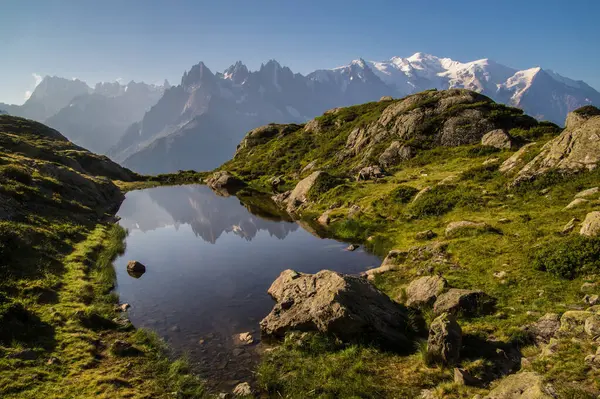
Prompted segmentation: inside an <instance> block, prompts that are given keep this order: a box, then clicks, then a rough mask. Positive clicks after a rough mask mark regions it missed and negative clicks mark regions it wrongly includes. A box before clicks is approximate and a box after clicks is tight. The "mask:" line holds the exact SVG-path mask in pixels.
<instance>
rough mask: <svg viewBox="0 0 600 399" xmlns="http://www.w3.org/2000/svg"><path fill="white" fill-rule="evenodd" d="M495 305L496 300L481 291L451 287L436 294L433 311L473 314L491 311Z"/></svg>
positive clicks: (438, 312)
mask: <svg viewBox="0 0 600 399" xmlns="http://www.w3.org/2000/svg"><path fill="white" fill-rule="evenodd" d="M495 305H496V300H495V299H494V298H492V297H491V296H489V295H488V294H486V293H485V292H483V291H475V290H464V289H457V288H451V289H450V290H448V292H446V293H443V294H441V295H440V296H438V298H437V300H436V301H435V303H434V304H433V312H434V313H435V314H438V315H439V314H442V313H444V312H448V313H452V314H462V315H465V316H475V315H482V314H488V313H490V312H492V311H493V309H494V307H495Z"/></svg>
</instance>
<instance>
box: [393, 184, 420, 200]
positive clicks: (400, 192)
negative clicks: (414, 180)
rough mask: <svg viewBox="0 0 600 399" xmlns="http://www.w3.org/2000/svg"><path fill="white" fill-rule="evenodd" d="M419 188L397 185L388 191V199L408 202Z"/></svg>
mask: <svg viewBox="0 0 600 399" xmlns="http://www.w3.org/2000/svg"><path fill="white" fill-rule="evenodd" d="M418 192H419V190H417V189H416V188H414V187H411V186H398V187H396V188H395V189H393V190H392V191H391V192H390V197H389V198H390V200H392V201H393V202H396V203H400V204H406V203H408V202H409V201H410V200H411V199H412V198H413V197H414V196H415V194H417V193H418Z"/></svg>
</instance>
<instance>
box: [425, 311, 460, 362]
mask: <svg viewBox="0 0 600 399" xmlns="http://www.w3.org/2000/svg"><path fill="white" fill-rule="evenodd" d="M461 346H462V330H461V328H460V326H459V325H458V323H457V322H456V319H455V318H454V316H453V315H451V314H448V313H443V314H441V315H440V316H438V317H437V318H436V319H435V320H433V321H432V322H431V326H429V337H428V338H427V359H428V361H429V362H431V363H437V364H443V365H447V366H448V365H453V364H456V363H458V360H459V359H460V348H461Z"/></svg>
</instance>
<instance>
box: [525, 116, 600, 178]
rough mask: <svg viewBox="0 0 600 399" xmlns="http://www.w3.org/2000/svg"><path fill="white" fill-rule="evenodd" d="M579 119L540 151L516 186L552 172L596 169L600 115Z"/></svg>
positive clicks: (599, 158)
mask: <svg viewBox="0 0 600 399" xmlns="http://www.w3.org/2000/svg"><path fill="white" fill-rule="evenodd" d="M574 112H576V111H574ZM569 116H570V117H571V119H573V118H574V116H572V115H569ZM567 119H569V117H567ZM577 119H578V122H577V123H575V122H573V123H571V124H570V126H569V127H567V128H566V129H565V130H563V132H562V133H561V134H560V135H559V136H558V137H556V138H554V139H552V140H550V141H549V142H548V143H546V144H545V145H544V147H542V150H541V151H540V153H539V154H538V155H537V156H536V157H535V158H534V159H533V160H532V161H531V162H529V163H528V164H527V165H525V166H524V167H523V169H521V170H520V171H519V173H518V174H517V176H516V178H515V180H514V182H513V185H517V184H519V183H521V182H523V181H529V180H533V179H535V178H536V177H538V176H540V175H542V174H545V173H548V172H550V171H558V172H561V173H576V172H581V171H586V170H593V169H595V168H596V167H597V166H598V163H599V162H600V115H589V116H583V117H582V115H581V114H580V115H577Z"/></svg>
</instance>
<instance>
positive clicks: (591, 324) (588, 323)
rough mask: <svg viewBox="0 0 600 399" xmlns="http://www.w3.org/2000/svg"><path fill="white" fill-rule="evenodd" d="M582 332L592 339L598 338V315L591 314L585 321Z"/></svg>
mask: <svg viewBox="0 0 600 399" xmlns="http://www.w3.org/2000/svg"><path fill="white" fill-rule="evenodd" d="M583 331H585V333H586V334H587V335H589V336H590V337H592V338H593V339H596V338H597V337H599V336H600V314H593V315H591V316H590V317H588V318H587V319H585V324H584V325H583Z"/></svg>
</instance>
